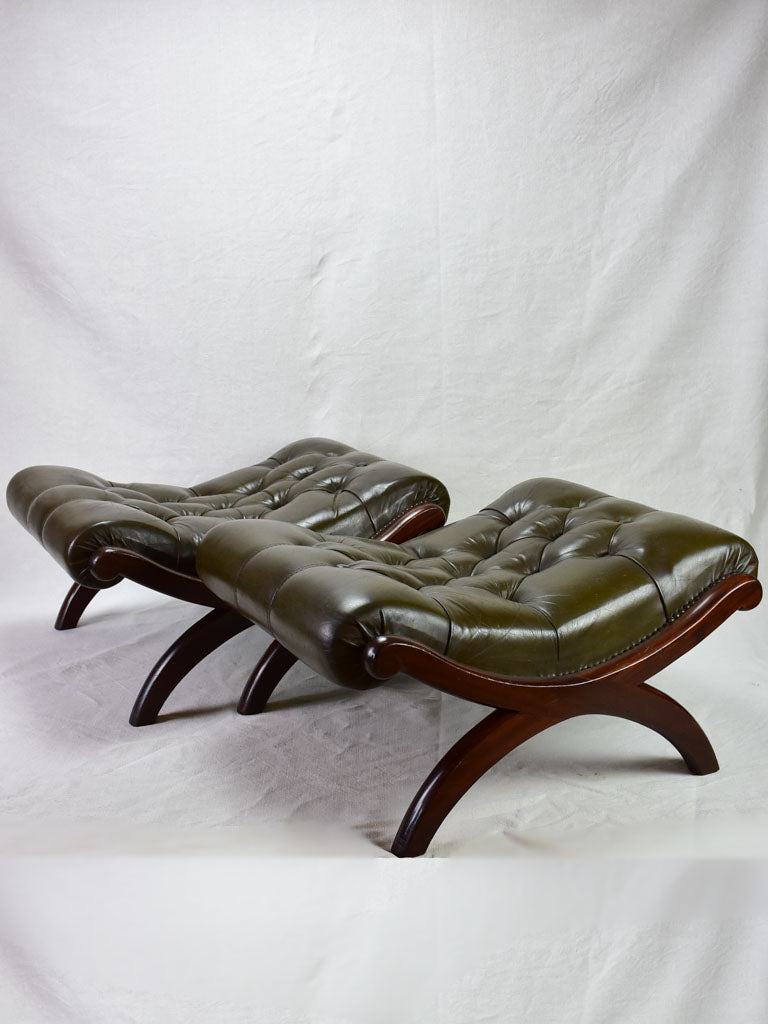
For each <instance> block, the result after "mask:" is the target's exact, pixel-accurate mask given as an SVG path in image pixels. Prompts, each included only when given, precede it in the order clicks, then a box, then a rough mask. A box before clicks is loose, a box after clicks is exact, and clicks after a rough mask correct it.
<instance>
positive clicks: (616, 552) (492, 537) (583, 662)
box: [197, 479, 757, 688]
mask: <svg viewBox="0 0 768 1024" xmlns="http://www.w3.org/2000/svg"><path fill="white" fill-rule="evenodd" d="M197 568H198V573H199V575H200V578H201V579H202V580H203V581H204V582H205V584H206V585H207V586H208V588H209V589H210V590H212V591H213V592H214V593H215V594H216V595H218V596H219V597H220V598H223V599H224V600H225V601H227V602H228V603H230V604H231V605H232V606H234V607H235V608H237V610H238V611H239V612H241V613H242V614H243V615H245V616H247V617H248V618H250V619H252V620H253V621H254V622H256V623H258V624H260V625H262V626H263V627H264V628H265V629H267V630H268V631H269V632H270V633H272V635H273V636H274V637H275V638H276V639H277V640H278V641H280V642H281V643H282V644H283V645H284V646H285V647H286V648H288V650H289V651H291V652H292V653H293V654H295V655H296V656H297V657H299V658H300V659H301V660H302V661H304V662H305V663H306V664H308V665H310V666H311V667H312V668H314V669H315V670H316V671H317V672H319V673H321V674H322V675H324V676H327V677H328V678H331V679H334V680H336V681H337V682H339V683H342V684H345V685H348V686H353V687H359V688H362V687H365V686H370V685H372V683H373V682H374V681H373V679H371V677H370V676H369V675H367V674H366V672H365V671H364V670H363V666H362V658H361V653H362V650H363V648H364V647H365V645H366V644H367V643H368V642H369V641H370V640H371V639H372V638H374V637H377V636H382V635H395V636H401V637H406V638H408V639H410V640H415V641H418V642H420V643H422V644H425V645H426V646H428V647H429V648H431V649H432V650H434V651H436V652H438V653H440V654H445V655H447V656H448V657H450V658H451V659H453V660H455V661H458V662H461V663H464V664H466V665H470V666H473V667H475V668H478V669H483V670H486V671H489V672H496V673H502V674H505V675H507V676H515V677H532V676H535V677H550V676H551V677H556V676H560V675H567V674H570V673H574V672H580V671H582V670H584V669H586V668H589V667H592V666H594V665H597V664H599V663H602V662H604V661H607V660H608V659H610V658H612V657H614V656H615V655H618V654H620V653H622V652H624V651H626V650H628V649H630V648H632V647H633V646H634V645H637V644H640V643H641V642H642V641H643V640H645V639H646V638H648V637H649V636H651V635H652V634H654V633H655V632H656V631H658V630H660V629H661V628H662V627H663V626H665V625H666V624H667V623H669V622H671V621H672V620H674V619H675V618H677V617H678V616H680V615H681V613H682V612H683V611H684V610H685V609H686V608H687V607H688V606H689V605H691V604H692V603H693V602H694V601H695V600H696V598H697V597H698V596H700V595H701V594H703V592H704V591H706V590H707V589H708V588H709V587H712V586H713V584H715V583H717V582H718V581H720V580H723V579H725V578H726V577H728V576H731V575H735V574H748V575H752V576H754V575H756V573H757V558H756V556H755V553H754V551H753V550H752V548H751V547H750V546H749V544H748V543H747V542H746V541H744V540H741V539H740V538H739V537H736V536H734V535H733V534H731V533H728V532H726V531H725V530H721V529H718V528H717V527H714V526H709V525H707V524H706V523H703V522H699V521H698V520H694V519H689V518H687V517H685V516H681V515H675V514H670V513H665V512H660V511H657V510H655V509H652V508H649V507H647V506H645V505H639V504H637V503H635V502H632V501H625V500H622V499H619V498H614V497H611V496H610V495H607V494H603V493H602V492H600V491H596V490H592V489H590V488H588V487H583V486H580V485H578V484H574V483H568V482H567V481H563V480H555V479H535V480H529V481H526V482H525V483H521V484H518V485H517V486H516V487H513V488H512V489H511V490H509V491H507V492H506V493H505V494H503V495H502V496H501V497H500V498H498V499H497V500H496V501H494V502H493V503H492V504H491V505H489V506H488V507H487V508H484V509H483V510H482V511H480V512H479V513H477V515H474V516H470V517H469V518H467V519H463V520H460V521H458V522H455V523H452V524H449V525H447V526H444V527H442V528H440V529H437V530H433V531H432V532H431V533H428V534H424V535H422V536H421V537H418V538H417V539H415V540H410V541H408V542H406V543H403V544H391V543H384V542H379V541H373V540H364V539H359V538H351V537H344V538H341V537H330V536H323V535H318V534H317V533H313V532H312V531H310V530H306V529H302V528H301V527H299V526H296V525H293V524H289V523H285V522H274V521H273V522H250V523H228V524H225V525H220V526H218V527H217V528H216V529H215V530H213V531H212V532H211V533H210V534H209V535H208V536H207V537H206V538H205V540H204V541H203V543H202V544H201V546H200V549H199V551H198V556H197Z"/></svg>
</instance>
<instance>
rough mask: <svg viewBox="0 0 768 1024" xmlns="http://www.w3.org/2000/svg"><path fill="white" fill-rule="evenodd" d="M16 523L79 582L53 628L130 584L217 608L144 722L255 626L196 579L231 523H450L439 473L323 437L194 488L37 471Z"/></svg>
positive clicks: (15, 490)
mask: <svg viewBox="0 0 768 1024" xmlns="http://www.w3.org/2000/svg"><path fill="white" fill-rule="evenodd" d="M7 500H8V506H9V508H10V510H11V512H12V513H13V514H14V516H15V517H16V518H17V519H18V521H19V522H20V523H21V524H22V526H24V527H26V529H27V530H29V532H30V533H31V534H32V535H33V537H35V538H36V539H37V540H39V541H40V543H41V544H42V545H43V547H45V549H46V550H47V551H48V552H49V553H50V554H51V555H53V557H54V558H55V559H56V560H57V561H58V562H59V563H60V564H61V565H62V567H63V568H64V569H66V571H67V572H68V573H69V574H70V576H71V577H72V578H73V579H74V581H75V582H74V585H73V586H72V588H71V589H70V591H69V593H68V594H67V597H66V598H65V600H64V603H63V605H62V606H61V609H60V611H59V615H58V618H57V620H56V628H57V629H72V628H73V627H74V626H76V625H77V623H78V621H79V619H80V616H81V615H82V613H83V611H84V610H85V608H86V607H87V606H88V604H89V603H90V602H91V601H92V599H93V598H94V597H95V596H96V594H97V593H98V592H99V591H100V590H103V589H105V588H106V587H111V586H114V585H115V584H116V583H119V582H120V581H121V580H122V579H130V580H133V581H134V582H136V583H140V584H143V585H144V586H147V587H150V588H152V589H153V590H157V591H160V592H161V593H163V594H167V595H169V596H171V597H176V598H180V599H181V600H184V601H190V602H192V603H194V604H199V605H203V606H206V607H210V608H212V609H213V611H211V612H210V613H209V614H208V615H206V616H205V618H203V619H202V620H201V621H199V622H197V623H195V624H194V625H193V626H192V627H191V628H190V629H189V630H187V631H186V633H184V634H183V635H182V636H181V637H179V639H178V640H177V641H176V642H175V643H174V644H173V645H172V646H171V647H170V648H169V649H168V650H167V651H166V652H165V654H164V655H163V656H162V657H161V658H160V660H159V661H158V662H157V664H156V665H155V667H154V668H153V669H152V671H151V672H150V674H149V676H148V677H147V680H146V682H145V684H144V686H143V688H142V691H141V693H140V694H139V697H138V699H137V701H136V704H135V705H134V709H133V712H132V714H131V722H132V724H134V725H145V724H148V723H149V722H152V721H154V720H155V718H156V717H157V713H158V712H159V710H160V708H161V707H162V705H163V703H164V701H165V700H166V699H167V697H168V695H169V694H170V692H171V691H172V690H173V689H174V687H175V686H176V685H177V684H178V683H179V681H180V680H181V679H182V678H183V677H184V675H186V673H187V672H189V670H190V669H191V668H192V667H193V666H194V665H196V664H198V662H199V661H201V660H202V658H204V657H205V656H206V655H208V654H209V653H211V651H213V650H215V649H216V648H217V647H219V646H220V645H221V644H222V643H224V642H225V641H226V640H228V639H230V638H231V637H233V636H235V635H236V634H237V633H239V632H241V631H242V630H243V629H245V628H247V627H249V626H251V625H252V622H251V621H250V620H249V619H245V618H243V617H242V616H241V615H238V614H236V613H234V612H233V611H232V610H231V609H230V608H229V606H228V605H226V604H225V603H223V602H222V601H221V600H220V599H219V598H218V596H217V595H215V594H213V593H212V592H211V591H210V590H208V588H207V587H206V586H205V584H204V583H202V582H201V581H200V579H199V578H198V576H197V573H196V570H195V554H196V551H197V547H198V545H199V543H200V541H201V540H202V538H203V537H204V536H205V535H206V534H207V533H208V531H209V530H211V529H212V528H213V527H214V526H217V525H219V524H221V523H222V521H225V520H236V521H242V520H249V521H251V520H257V519H264V520H268V521H270V522H287V523H297V524H300V525H301V526H303V527H305V528H310V529H312V530H320V531H322V532H323V533H324V534H330V535H337V534H338V535H359V536H361V537H371V536H374V535H377V536H380V537H389V538H391V539H400V540H405V539H407V538H408V537H413V536H415V535H416V534H417V533H420V532H422V531H423V530H425V529H426V530H428V529H432V528H433V527H434V526H439V525H440V524H442V523H444V522H445V516H446V514H447V511H448V507H449V497H448V492H447V490H446V488H445V487H444V485H443V484H442V483H441V482H440V481H439V480H437V479H436V478H435V477H433V476H430V475H428V474H426V473H422V472H420V471H419V470H416V469H411V468H410V467H408V466H403V465H401V464H400V463H397V462H390V461H388V460H386V459H383V458H381V457H380V456H377V455H370V454H368V453H367V452H361V451H357V450H355V449H354V448H351V447H350V446H349V445H346V444H341V443H339V442H338V441H331V440H328V439H327V438H321V437H311V438H305V439H303V440H300V441H294V442H293V444H289V445H287V446H286V447H284V448H281V449H280V451H278V452H275V454H274V455H271V456H270V457H269V458H266V459H263V460H261V461H260V462H259V463H257V464H256V465H253V466H248V467H246V468H244V469H237V470H235V471H234V472H230V473H226V474H224V475H223V476H219V477H216V478H215V479H213V480H207V481H205V482H204V483H201V484H197V485H195V486H194V487H178V486H175V485H173V484H142V483H132V484H119V483H113V482H111V481H109V480H104V479H103V478H102V477H100V476H96V475H94V474H93V473H88V472H86V471H84V470H80V469H73V468H70V467H67V466H31V467H29V468H28V469H23V470H21V471H20V472H19V473H17V474H16V475H15V476H14V477H13V478H12V480H11V482H10V483H9V484H8V490H7Z"/></svg>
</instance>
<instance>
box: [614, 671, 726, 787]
mask: <svg viewBox="0 0 768 1024" xmlns="http://www.w3.org/2000/svg"><path fill="white" fill-rule="evenodd" d="M608 700H609V701H610V703H607V702H606V704H605V705H604V704H603V703H602V701H601V704H600V707H599V708H598V709H597V713H598V714H602V715H613V716H614V717H615V718H626V719H628V720H629V721H630V722H637V723H638V725H645V726H647V727H648V728H649V729H653V731H654V732H657V733H659V735H661V736H663V737H664V738H665V739H667V740H669V742H670V743H671V744H672V746H673V747H676V748H677V750H678V752H679V754H680V756H681V757H682V758H683V760H684V761H685V763H686V765H687V766H688V770H689V771H690V772H691V773H692V774H693V775H710V774H711V773H712V772H716V771H717V770H718V768H719V767H720V766H719V765H718V763H717V758H716V757H715V752H714V750H713V749H712V745H711V744H710V742H709V740H708V739H707V737H706V734H705V732H704V730H703V729H702V728H701V726H700V725H699V723H698V722H697V721H696V719H695V718H694V717H693V715H691V714H690V712H688V711H686V710H685V708H684V707H683V706H682V705H681V704H678V703H677V701H676V700H673V699H672V697H670V696H669V695H668V694H666V693H662V692H661V690H657V689H655V688H654V687H653V686H649V684H648V683H640V684H639V685H638V686H621V687H616V689H615V690H614V691H613V692H612V693H611V694H610V695H609V697H608Z"/></svg>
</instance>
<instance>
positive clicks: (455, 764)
mask: <svg viewBox="0 0 768 1024" xmlns="http://www.w3.org/2000/svg"><path fill="white" fill-rule="evenodd" d="M559 721H561V719H559V718H544V717H543V716H540V715H524V714H521V713H520V712H518V711H494V712H492V713H491V714H490V715H488V717H487V718H484V719H483V720H482V721H481V722H478V723H477V725H476V726H475V727H474V728H473V729H470V730H469V732H468V733H466V734H465V735H464V736H462V737H461V739H460V740H459V741H458V742H457V743H454V745H453V746H452V747H451V749H450V750H449V751H448V753H447V754H446V755H445V756H444V757H443V758H442V759H441V760H440V761H439V763H438V764H437V765H436V766H435V767H434V768H433V769H432V771H431V772H430V773H429V775H428V776H427V778H426V779H425V781H424V783H423V784H422V786H421V788H420V789H419V791H418V793H417V794H416V796H415V797H414V798H413V800H412V802H411V806H410V807H409V808H408V810H407V811H406V812H405V817H404V818H403V820H402V822H401V823H400V828H399V829H398V830H397V835H396V836H395V841H394V843H393V844H392V853H394V855H395V856H396V857H419V856H420V855H421V854H422V853H424V852H425V850H426V849H427V847H428V846H429V844H430V842H431V841H432V837H433V836H434V834H435V832H437V830H438V828H439V827H440V825H441V824H442V823H443V821H444V819H445V817H446V815H447V814H448V812H449V811H451V810H452V809H453V807H454V806H455V805H456V804H457V803H458V801H459V800H460V799H461V797H463V796H464V794H465V793H466V792H467V790H468V789H469V788H470V787H471V786H472V785H474V783H475V782H477V780H478V779H479V778H480V776H481V775H484V774H485V773H486V772H487V771H488V769H489V768H492V767H493V766H494V765H495V764H496V762H497V761H500V760H501V759H502V757H504V756H505V754H508V753H509V752H510V751H512V750H514V749H515V747H519V746H520V744H521V743H525V741H526V740H529V739H530V738H531V737H532V736H535V735H536V734H537V733H540V732H543V731H544V730H545V729H548V728H549V727H550V726H551V725H556V724H557V722H559Z"/></svg>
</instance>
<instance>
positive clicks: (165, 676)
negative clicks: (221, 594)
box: [130, 608, 253, 725]
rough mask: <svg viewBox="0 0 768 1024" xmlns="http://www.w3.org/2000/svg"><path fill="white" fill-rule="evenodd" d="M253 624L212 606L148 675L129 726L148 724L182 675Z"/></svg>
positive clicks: (232, 612) (170, 648) (169, 649)
mask: <svg viewBox="0 0 768 1024" xmlns="http://www.w3.org/2000/svg"><path fill="white" fill-rule="evenodd" d="M252 625H253V623H252V622H251V620H250V619H245V618H243V616H242V615H239V614H238V613H237V612H235V611H232V610H231V609H228V608H214V609H213V610H212V611H210V612H208V614H207V615H205V616H203V618H202V619H200V620H199V621H198V622H196V623H194V625H192V626H190V627H189V629H188V630H186V632H184V633H182V634H181V636H180V637H179V638H178V640H176V641H175V643H173V644H171V646H170V647H169V648H168V650H167V651H166V652H165V654H163V656H162V657H161V658H160V660H159V661H158V662H157V664H156V665H155V667H154V668H153V669H152V671H151V672H150V673H149V675H148V676H147V678H146V680H145V682H144V685H143V686H142V688H141V692H140V693H139V696H138V697H137V698H136V703H135V704H134V705H133V710H132V711H131V717H130V722H131V725H150V724H151V723H152V722H154V721H155V719H156V718H157V716H158V715H159V714H160V709H161V708H162V706H163V704H165V702H166V700H167V699H168V697H169V696H170V695H171V693H172V692H173V691H174V689H175V688H176V687H177V686H178V684H179V683H180V682H181V680H182V679H183V678H184V676H185V675H186V674H187V673H188V672H189V671H190V670H191V669H193V668H194V667H195V665H197V664H198V663H199V662H201V661H202V660H203V658H205V657H207V655H209V654H210V653H211V652H212V651H215V650H216V648H217V647H221V645H222V644H223V643H226V641H227V640H230V639H231V638H232V637H233V636H237V634H238V633H242V632H243V630H244V629H248V628H249V627H250V626H252Z"/></svg>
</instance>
